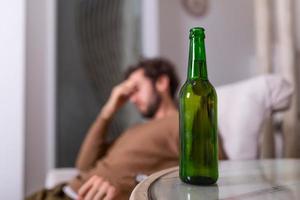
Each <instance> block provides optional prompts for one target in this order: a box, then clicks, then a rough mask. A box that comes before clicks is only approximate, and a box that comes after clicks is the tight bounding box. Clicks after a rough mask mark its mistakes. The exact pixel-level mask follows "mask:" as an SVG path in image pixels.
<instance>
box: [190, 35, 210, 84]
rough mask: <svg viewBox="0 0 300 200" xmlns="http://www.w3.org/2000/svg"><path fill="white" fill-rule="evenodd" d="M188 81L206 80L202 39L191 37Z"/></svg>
mask: <svg viewBox="0 0 300 200" xmlns="http://www.w3.org/2000/svg"><path fill="white" fill-rule="evenodd" d="M187 79H188V80H195V79H201V80H208V77H207V68H206V54H205V43H204V37H199V36H198V37H191V38H190V48H189V63H188V77H187Z"/></svg>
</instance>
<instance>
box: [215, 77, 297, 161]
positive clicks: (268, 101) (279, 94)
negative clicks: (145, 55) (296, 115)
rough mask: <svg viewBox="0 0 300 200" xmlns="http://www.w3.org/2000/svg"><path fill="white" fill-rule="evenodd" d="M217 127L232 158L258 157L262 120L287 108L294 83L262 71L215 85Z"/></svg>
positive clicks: (229, 156)
mask: <svg viewBox="0 0 300 200" xmlns="http://www.w3.org/2000/svg"><path fill="white" fill-rule="evenodd" d="M216 90H217V94H218V123H219V125H218V127H219V131H220V134H221V136H222V139H223V145H224V149H225V151H226V153H227V156H228V158H229V159H233V160H237V159H255V158H257V156H258V139H259V133H260V131H261V129H262V126H263V122H264V120H265V119H266V118H268V117H269V116H271V114H272V113H273V112H276V111H279V110H283V109H286V108H287V107H288V106H289V104H290V101H291V95H292V92H293V88H292V86H291V85H290V84H289V83H288V82H287V81H285V80H284V79H283V78H282V77H280V76H277V75H263V76H259V77H256V78H251V79H249V80H246V81H241V82H238V83H234V84H230V85H226V86H221V87H218V88H216Z"/></svg>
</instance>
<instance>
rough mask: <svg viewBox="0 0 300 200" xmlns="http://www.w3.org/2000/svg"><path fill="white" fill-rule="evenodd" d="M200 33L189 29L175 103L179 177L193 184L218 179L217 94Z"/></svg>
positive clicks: (199, 30) (203, 183) (208, 182)
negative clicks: (185, 60)
mask: <svg viewBox="0 0 300 200" xmlns="http://www.w3.org/2000/svg"><path fill="white" fill-rule="evenodd" d="M204 31H205V30H204V29H203V28H200V27H195V28H192V29H191V30H190V35H189V39H190V47H189V61H188V73H187V80H186V82H185V83H184V85H183V86H182V88H181V90H180V100H179V104H180V108H179V126H180V127H179V129H180V166H179V176H180V179H181V180H182V181H183V182H185V183H189V184H196V185H211V184H214V183H215V182H216V181H217V179H218V135H217V94H216V91H215V89H214V87H213V86H212V84H211V83H210V82H209V80H208V77H207V68H206V54H205V43H204V39H205V33H204Z"/></svg>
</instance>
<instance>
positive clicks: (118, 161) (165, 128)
mask: <svg viewBox="0 0 300 200" xmlns="http://www.w3.org/2000/svg"><path fill="white" fill-rule="evenodd" d="M108 123H109V122H107V121H105V120H103V119H100V120H99V119H98V120H97V124H94V129H95V130H98V132H95V131H90V132H91V133H90V134H88V136H87V138H86V139H85V141H84V143H83V145H82V147H81V150H80V153H79V156H78V160H77V168H78V169H79V170H80V171H81V173H80V175H79V176H77V177H76V178H75V179H73V180H72V181H71V182H70V185H71V187H72V188H73V189H74V190H75V191H78V189H79V187H80V186H81V185H82V184H83V183H84V182H85V181H87V180H88V178H89V177H91V176H93V175H99V176H101V177H103V178H105V179H107V180H108V181H110V182H111V183H112V184H113V185H114V186H115V187H116V188H117V190H118V196H117V197H116V198H115V199H118V200H119V199H120V200H121V199H129V195H130V192H131V191H132V190H133V188H134V187H135V185H136V184H137V183H136V181H135V179H136V176H137V175H138V174H146V175H150V174H151V173H153V172H156V171H159V170H162V169H165V168H168V167H173V166H176V165H178V156H179V126H178V113H177V114H174V115H172V116H168V117H166V118H163V119H157V120H152V121H149V122H146V123H144V124H141V125H137V126H134V127H132V128H130V129H128V130H127V131H125V132H124V133H123V134H122V135H121V136H120V137H119V138H118V139H117V140H116V141H115V142H114V143H113V144H112V145H111V146H110V148H109V149H108V150H107V151H106V149H107V146H108V145H107V144H105V142H104V141H105V135H106V133H105V132H106V129H107V125H108ZM92 129H93V127H92ZM99 131H100V132H99Z"/></svg>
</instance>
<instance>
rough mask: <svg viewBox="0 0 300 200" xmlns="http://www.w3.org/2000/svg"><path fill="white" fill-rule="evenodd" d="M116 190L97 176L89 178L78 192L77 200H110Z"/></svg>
mask: <svg viewBox="0 0 300 200" xmlns="http://www.w3.org/2000/svg"><path fill="white" fill-rule="evenodd" d="M115 196H116V188H115V187H114V186H112V185H111V184H110V183H109V182H108V181H105V180H104V179H103V178H101V177H99V176H93V177H91V178H90V179H89V180H88V181H87V182H86V183H85V184H83V185H82V186H81V187H80V189H79V191H78V200H112V199H113V198H114V197H115Z"/></svg>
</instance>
